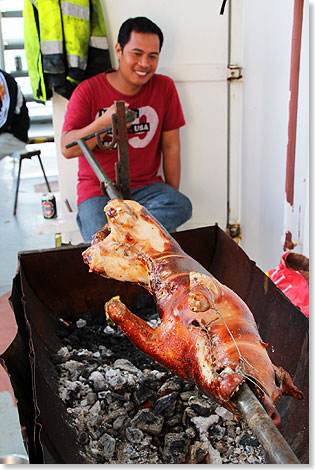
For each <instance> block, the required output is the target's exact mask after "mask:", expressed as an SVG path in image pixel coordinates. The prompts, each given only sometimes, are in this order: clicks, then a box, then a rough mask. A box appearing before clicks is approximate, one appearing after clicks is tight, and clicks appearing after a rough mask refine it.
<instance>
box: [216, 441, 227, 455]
mask: <svg viewBox="0 0 315 470" xmlns="http://www.w3.org/2000/svg"><path fill="white" fill-rule="evenodd" d="M215 448H216V449H217V450H218V451H219V452H220V454H225V453H226V452H227V451H228V449H229V446H228V445H227V443H226V442H224V441H223V440H219V441H217V442H216V443H215Z"/></svg>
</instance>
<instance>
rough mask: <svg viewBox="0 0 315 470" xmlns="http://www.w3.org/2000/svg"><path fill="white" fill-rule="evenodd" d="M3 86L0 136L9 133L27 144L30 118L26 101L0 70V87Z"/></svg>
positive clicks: (15, 84)
mask: <svg viewBox="0 0 315 470" xmlns="http://www.w3.org/2000/svg"><path fill="white" fill-rule="evenodd" d="M1 85H2V86H3V87H4V89H3V93H1V96H2V95H4V96H3V99H0V134H2V133H3V132H10V133H11V134H13V135H14V137H16V138H17V139H19V140H22V141H23V142H27V140H28V130H29V128H30V118H29V115H28V109H27V106H26V101H25V98H24V96H23V95H22V93H21V90H20V89H19V88H18V85H17V83H16V81H15V80H14V78H13V77H11V75H9V74H8V73H6V72H4V70H1V69H0V86H1Z"/></svg>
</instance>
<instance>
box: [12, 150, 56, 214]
mask: <svg viewBox="0 0 315 470" xmlns="http://www.w3.org/2000/svg"><path fill="white" fill-rule="evenodd" d="M40 153H41V151H40V150H33V151H32V152H25V153H22V152H15V155H17V157H18V158H19V172H18V177H17V182H16V190H15V201H14V209H13V215H16V207H17V201H18V193H19V186H20V177H21V168H22V162H23V160H24V159H25V158H28V159H31V158H32V157H35V156H37V157H38V160H39V163H40V166H41V169H42V171H43V175H44V178H45V182H46V186H47V189H48V192H51V189H50V186H49V182H48V179H47V176H46V173H45V170H44V167H43V163H42V160H41V158H40Z"/></svg>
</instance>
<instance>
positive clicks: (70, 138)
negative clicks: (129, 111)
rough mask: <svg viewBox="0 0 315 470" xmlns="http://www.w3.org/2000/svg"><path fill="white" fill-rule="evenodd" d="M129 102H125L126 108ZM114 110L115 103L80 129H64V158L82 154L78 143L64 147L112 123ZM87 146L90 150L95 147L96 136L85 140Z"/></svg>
mask: <svg viewBox="0 0 315 470" xmlns="http://www.w3.org/2000/svg"><path fill="white" fill-rule="evenodd" d="M128 106H129V103H126V108H128ZM115 112H116V106H115V104H112V105H111V106H110V107H109V108H108V109H107V110H106V111H105V113H104V114H102V115H101V116H100V117H98V118H96V119H95V121H93V122H91V123H90V124H88V125H87V126H85V127H83V128H82V129H73V130H72V131H64V132H63V133H62V136H61V152H62V154H63V156H64V157H65V158H74V157H79V156H80V155H82V150H81V149H80V147H79V145H76V146H75V147H71V148H69V149H67V148H66V145H67V144H70V143H71V142H74V141H75V140H78V139H81V138H82V137H85V136H87V135H89V134H93V133H94V132H96V131H99V130H100V129H103V128H104V127H107V126H111V125H112V115H113V114H115ZM86 144H87V146H88V147H89V149H90V150H93V149H94V148H95V147H96V144H97V141H96V137H94V138H93V139H89V140H87V141H86Z"/></svg>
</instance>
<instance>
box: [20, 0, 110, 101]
mask: <svg viewBox="0 0 315 470" xmlns="http://www.w3.org/2000/svg"><path fill="white" fill-rule="evenodd" d="M23 16H24V36H25V52H26V59H27V64H28V68H29V76H30V78H31V85H32V89H33V95H34V99H35V100H36V101H40V102H45V101H46V100H47V99H49V98H50V97H51V95H52V90H53V89H54V90H55V91H56V92H57V93H59V94H61V95H62V96H64V97H65V98H67V99H69V98H70V96H71V94H72V92H73V90H74V88H75V87H76V86H77V85H78V84H79V83H80V82H81V81H83V80H84V79H85V78H89V77H91V76H94V75H96V74H98V73H101V72H104V71H105V70H106V69H108V68H109V67H110V65H111V64H110V56H109V50H108V43H107V38H106V28H105V22H104V18H103V13H102V9H101V5H100V0H72V1H71V2H69V1H65V0H60V1H59V0H25V2H24V11H23Z"/></svg>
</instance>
